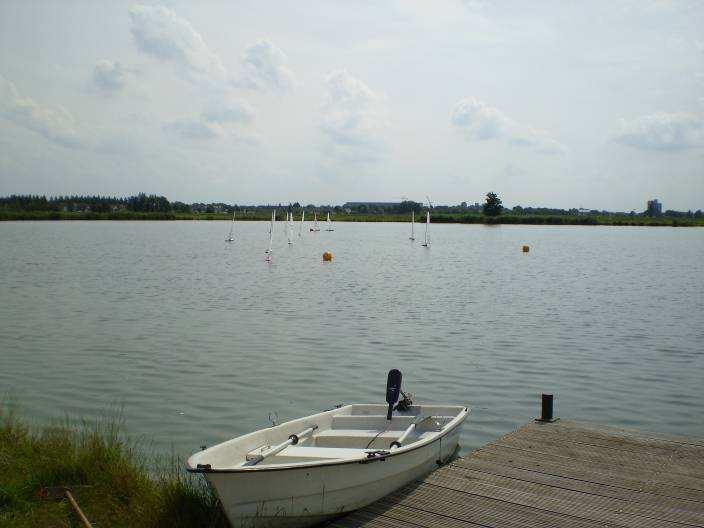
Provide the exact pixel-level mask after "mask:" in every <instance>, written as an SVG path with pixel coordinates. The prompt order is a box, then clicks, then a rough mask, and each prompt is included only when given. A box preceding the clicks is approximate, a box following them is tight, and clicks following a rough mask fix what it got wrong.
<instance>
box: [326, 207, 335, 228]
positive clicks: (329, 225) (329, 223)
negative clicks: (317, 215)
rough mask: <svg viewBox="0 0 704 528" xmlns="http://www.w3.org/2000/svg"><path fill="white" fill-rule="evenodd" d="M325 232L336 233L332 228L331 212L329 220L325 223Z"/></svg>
mask: <svg viewBox="0 0 704 528" xmlns="http://www.w3.org/2000/svg"><path fill="white" fill-rule="evenodd" d="M325 231H335V229H333V227H332V222H331V221H330V211H328V219H327V220H326V221H325Z"/></svg>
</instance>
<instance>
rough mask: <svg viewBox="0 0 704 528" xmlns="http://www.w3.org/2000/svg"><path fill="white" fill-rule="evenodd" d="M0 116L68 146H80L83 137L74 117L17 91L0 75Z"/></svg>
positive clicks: (83, 145) (67, 112) (82, 145)
mask: <svg viewBox="0 0 704 528" xmlns="http://www.w3.org/2000/svg"><path fill="white" fill-rule="evenodd" d="M0 117H4V118H5V119H7V120H9V121H12V122H13V123H14V124H15V125H18V126H21V127H23V128H26V129H28V130H32V131H34V132H36V133H37V134H39V135H41V136H43V137H44V138H45V139H48V140H49V141H52V142H53V143H56V144H57V145H61V146H63V147H69V148H84V147H85V146H86V142H85V140H84V139H83V138H82V137H81V135H80V134H79V132H78V130H77V125H76V120H75V119H74V117H73V116H72V115H71V113H70V112H69V111H68V110H66V109H65V108H62V107H55V108H50V107H48V106H43V105H41V104H39V103H37V102H36V101H34V100H33V99H32V98H30V97H25V96H22V95H20V94H19V92H18V91H17V88H16V87H15V85H14V84H13V83H11V82H10V81H8V80H7V79H5V78H4V77H3V76H2V75H0Z"/></svg>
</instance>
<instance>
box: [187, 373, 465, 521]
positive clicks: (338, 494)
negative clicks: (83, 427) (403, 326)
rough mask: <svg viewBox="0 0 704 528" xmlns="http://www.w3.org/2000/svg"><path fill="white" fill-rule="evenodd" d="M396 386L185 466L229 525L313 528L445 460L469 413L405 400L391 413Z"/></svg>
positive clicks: (238, 441)
mask: <svg viewBox="0 0 704 528" xmlns="http://www.w3.org/2000/svg"><path fill="white" fill-rule="evenodd" d="M394 373H397V379H398V384H397V385H396V386H394V380H393V379H392V377H393V376H396V374H394ZM400 381H401V373H400V372H398V371H395V370H394V371H391V372H390V373H389V384H388V385H387V402H389V404H388V407H387V405H377V404H353V405H345V406H341V407H338V408H335V409H331V410H328V411H324V412H321V413H318V414H313V415H311V416H307V417H305V418H299V419H297V420H292V421H290V422H286V423H282V424H280V425H275V426H273V427H269V428H266V429H262V430H259V431H255V432H253V433H249V434H246V435H244V436H240V437H238V438H234V439H232V440H229V441H227V442H224V443H222V444H219V445H216V446H213V447H211V448H208V449H205V450H203V451H201V452H199V453H196V454H194V455H193V456H191V457H190V458H189V459H188V462H187V469H188V471H190V472H193V473H201V474H203V476H204V477H205V479H206V480H207V481H208V484H209V485H210V486H211V487H212V489H213V490H214V491H215V493H216V494H217V496H218V498H219V499H220V502H221V504H222V507H223V510H224V511H225V514H226V515H227V517H228V519H229V521H230V523H231V524H232V526H233V527H236V528H245V527H247V528H263V527H269V528H273V527H277V528H278V527H298V526H312V525H315V524H317V523H320V522H322V521H324V520H326V519H329V518H333V517H336V516H339V515H341V514H344V513H346V512H350V511H353V510H356V509H358V508H361V507H363V506H365V505H367V504H370V503H372V502H374V501H375V500H377V499H379V498H381V497H383V496H385V495H388V494H389V493H392V492H393V491H395V490H397V489H399V488H401V487H402V486H404V485H405V484H408V483H409V482H411V481H413V480H415V479H418V478H419V477H421V476H423V475H425V474H427V473H429V472H431V471H432V470H433V469H435V468H437V467H438V466H439V465H442V464H443V463H445V462H447V461H448V460H449V459H451V458H452V457H453V456H454V454H455V452H456V450H457V448H458V441H459V435H460V429H461V427H462V423H463V422H464V420H465V418H466V417H467V415H468V413H469V409H468V408H467V407H464V406H452V405H413V404H410V400H406V399H405V395H404V400H402V401H401V402H399V404H398V405H397V406H395V407H394V403H396V401H397V400H398V393H399V392H400V385H401V384H400ZM394 390H396V393H395V399H394V394H393V393H394ZM404 402H405V403H404Z"/></svg>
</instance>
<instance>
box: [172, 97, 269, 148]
mask: <svg viewBox="0 0 704 528" xmlns="http://www.w3.org/2000/svg"><path fill="white" fill-rule="evenodd" d="M254 117H255V112H254V109H253V108H252V107H251V106H250V105H249V104H248V103H247V102H246V101H242V100H240V99H232V100H225V101H211V102H210V104H209V105H208V107H207V108H206V109H205V111H203V113H201V115H200V116H198V117H194V118H181V119H176V120H173V121H170V122H168V123H166V124H164V126H163V129H164V132H165V133H166V134H167V135H168V136H170V137H171V138H174V139H179V140H185V141H195V142H207V141H212V140H221V139H224V138H227V137H230V138H232V139H234V140H236V141H238V142H243V143H251V144H255V143H258V142H259V138H258V136H257V135H256V134H254V133H253V132H252V131H251V130H250V125H251V123H252V121H253V120H254Z"/></svg>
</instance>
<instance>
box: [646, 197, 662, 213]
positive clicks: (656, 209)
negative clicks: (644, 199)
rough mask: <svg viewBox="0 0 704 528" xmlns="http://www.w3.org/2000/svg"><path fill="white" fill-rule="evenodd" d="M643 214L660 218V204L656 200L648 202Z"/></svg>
mask: <svg viewBox="0 0 704 528" xmlns="http://www.w3.org/2000/svg"><path fill="white" fill-rule="evenodd" d="M645 214H647V215H648V216H660V215H661V214H662V204H661V203H660V202H659V201H658V199H657V198H653V199H652V200H648V207H647V208H646V210H645Z"/></svg>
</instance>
